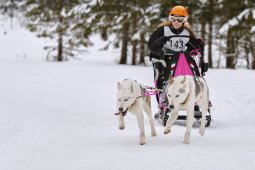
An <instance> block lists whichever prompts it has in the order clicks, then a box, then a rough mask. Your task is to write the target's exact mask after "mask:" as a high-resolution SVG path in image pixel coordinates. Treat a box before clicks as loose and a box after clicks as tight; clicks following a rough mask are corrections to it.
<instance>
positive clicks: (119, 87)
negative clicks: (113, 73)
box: [118, 82, 122, 90]
mask: <svg viewBox="0 0 255 170" xmlns="http://www.w3.org/2000/svg"><path fill="white" fill-rule="evenodd" d="M121 87H122V85H121V84H120V82H118V89H119V90H120V89H121Z"/></svg>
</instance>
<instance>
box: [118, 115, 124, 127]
mask: <svg viewBox="0 0 255 170" xmlns="http://www.w3.org/2000/svg"><path fill="white" fill-rule="evenodd" d="M119 129H120V130H123V129H125V123H124V116H123V115H122V114H120V115H119Z"/></svg>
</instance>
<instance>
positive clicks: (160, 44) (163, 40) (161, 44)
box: [158, 36, 170, 47]
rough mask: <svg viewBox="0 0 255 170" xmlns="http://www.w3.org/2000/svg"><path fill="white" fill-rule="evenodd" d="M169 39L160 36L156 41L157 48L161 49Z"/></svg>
mask: <svg viewBox="0 0 255 170" xmlns="http://www.w3.org/2000/svg"><path fill="white" fill-rule="evenodd" d="M169 38H170V37H166V36H162V37H160V38H159V39H158V45H159V47H163V45H164V44H165V43H166V42H167V41H168V40H169Z"/></svg>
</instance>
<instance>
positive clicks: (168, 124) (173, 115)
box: [164, 109, 178, 135]
mask: <svg viewBox="0 0 255 170" xmlns="http://www.w3.org/2000/svg"><path fill="white" fill-rule="evenodd" d="M177 117H178V110H176V109H175V110H172V113H170V116H169V118H168V119H167V122H166V128H165V130H164V134H165V135H166V134H168V133H169V132H171V127H172V125H173V123H174V122H175V121H176V119H177Z"/></svg>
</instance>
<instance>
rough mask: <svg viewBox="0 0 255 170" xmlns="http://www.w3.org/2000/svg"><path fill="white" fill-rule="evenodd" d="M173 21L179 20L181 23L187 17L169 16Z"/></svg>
mask: <svg viewBox="0 0 255 170" xmlns="http://www.w3.org/2000/svg"><path fill="white" fill-rule="evenodd" d="M169 19H170V21H171V22H176V21H177V22H179V23H183V22H184V21H185V17H175V16H170V17H169Z"/></svg>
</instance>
